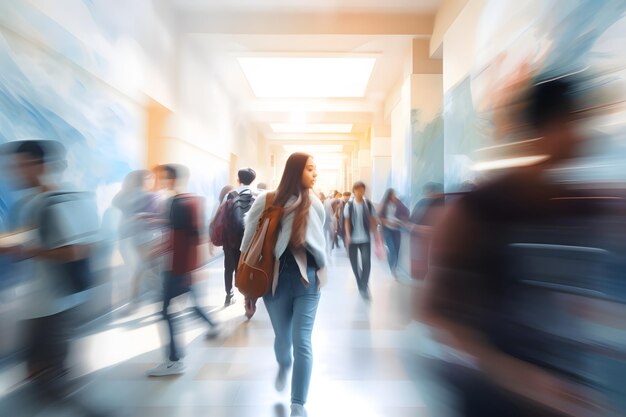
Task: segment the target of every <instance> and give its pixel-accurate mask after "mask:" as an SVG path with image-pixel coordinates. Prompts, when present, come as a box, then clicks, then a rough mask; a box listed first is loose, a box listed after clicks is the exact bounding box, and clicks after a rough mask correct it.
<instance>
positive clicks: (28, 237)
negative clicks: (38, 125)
mask: <svg viewBox="0 0 626 417" xmlns="http://www.w3.org/2000/svg"><path fill="white" fill-rule="evenodd" d="M8 146H10V149H8V151H9V152H10V153H11V154H12V155H13V157H14V161H15V172H14V174H15V177H16V180H17V182H18V185H19V187H20V188H22V189H24V190H27V193H26V195H25V196H24V197H23V198H22V199H21V200H19V201H18V203H16V208H15V209H16V218H17V222H18V225H17V226H18V228H19V229H20V230H22V231H26V232H23V234H22V235H23V236H24V238H23V239H22V241H21V242H20V243H19V245H17V246H14V247H8V248H7V247H4V248H3V251H8V252H9V253H11V254H12V255H13V256H14V257H15V259H16V260H19V261H22V262H30V263H31V264H30V266H32V272H31V273H32V275H31V276H30V277H29V280H28V290H27V294H26V298H25V300H24V302H25V303H26V305H27V308H26V310H27V311H26V315H27V316H26V318H27V320H25V322H24V329H25V331H26V337H27V343H28V346H27V349H26V358H25V360H26V367H27V372H28V376H27V381H28V382H30V383H31V385H30V386H31V387H32V388H34V393H35V394H36V395H37V400H36V401H35V402H27V401H26V402H25V403H24V408H22V409H20V410H19V412H18V410H13V411H14V414H13V415H27V414H28V411H27V409H30V408H32V407H35V408H36V407H45V406H47V405H50V404H51V403H57V402H62V401H64V402H67V401H69V396H70V395H72V394H74V393H75V392H76V390H77V389H78V388H79V387H80V386H82V385H83V384H84V382H85V381H84V380H83V381H80V382H79V381H77V380H75V379H73V377H75V375H72V373H71V368H70V365H69V361H68V356H69V352H70V341H71V339H72V338H74V337H75V336H76V329H77V326H78V325H79V324H81V323H80V320H81V312H82V310H81V307H83V306H85V305H86V303H87V302H88V301H89V300H90V299H91V297H92V290H91V284H92V277H91V274H92V272H91V269H90V262H89V258H90V255H91V252H92V250H93V248H94V246H95V244H96V243H97V242H98V238H99V236H98V231H99V220H98V215H97V209H96V205H95V201H94V200H93V198H92V196H91V194H89V193H82V192H77V191H75V190H73V189H72V188H71V187H68V186H66V185H60V182H58V181H56V179H55V178H57V177H58V176H60V174H61V173H62V172H63V170H64V168H65V167H66V160H65V148H64V147H63V145H61V143H59V142H56V141H44V140H27V141H20V142H14V143H9V144H8ZM72 403H73V406H74V407H76V406H79V409H80V410H81V411H82V413H83V414H87V415H96V412H95V411H94V410H90V409H89V407H86V406H85V405H84V404H82V403H81V402H79V401H72Z"/></svg>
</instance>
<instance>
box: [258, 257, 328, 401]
mask: <svg viewBox="0 0 626 417" xmlns="http://www.w3.org/2000/svg"><path fill="white" fill-rule="evenodd" d="M307 258H308V259H307V260H308V267H307V278H308V280H309V283H310V284H309V285H308V286H305V285H304V284H305V282H304V280H303V279H302V277H301V276H300V269H298V265H297V264H296V260H295V259H294V257H293V255H292V254H291V252H290V251H289V250H287V251H286V252H285V254H284V255H283V256H281V258H280V272H279V276H278V287H277V288H276V294H275V295H274V296H272V295H271V294H268V295H266V296H264V297H263V301H264V302H265V307H266V308H267V312H268V313H269V316H270V320H271V322H272V327H273V328H274V334H275V336H276V337H275V339H274V353H275V354H276V361H277V362H278V364H279V365H280V366H281V367H290V366H291V365H292V362H293V374H292V378H291V402H292V403H294V404H301V405H304V403H306V399H307V395H308V392H309V384H310V381H311V370H312V369H313V347H312V345H311V335H312V333H313V324H314V323H315V314H316V313H317V305H318V303H319V300H320V292H319V288H318V285H317V278H316V266H315V262H314V260H313V258H312V257H311V255H309V254H307ZM292 346H293V359H292V352H291V350H292V349H291V348H292Z"/></svg>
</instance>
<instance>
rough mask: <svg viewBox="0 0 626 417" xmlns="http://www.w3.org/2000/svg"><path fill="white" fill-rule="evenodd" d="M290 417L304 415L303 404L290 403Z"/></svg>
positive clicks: (302, 416)
mask: <svg viewBox="0 0 626 417" xmlns="http://www.w3.org/2000/svg"><path fill="white" fill-rule="evenodd" d="M291 417H306V410H305V409H304V406H303V405H300V404H291Z"/></svg>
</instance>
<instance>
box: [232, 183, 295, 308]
mask: <svg viewBox="0 0 626 417" xmlns="http://www.w3.org/2000/svg"><path fill="white" fill-rule="evenodd" d="M275 197H276V193H273V192H272V193H267V196H266V200H265V208H264V209H263V213H262V214H261V217H260V219H259V222H258V224H257V226H256V230H255V231H254V235H253V236H252V240H251V241H250V246H249V247H248V250H247V251H246V252H245V253H242V254H241V259H240V261H239V266H238V268H237V273H236V275H235V286H236V287H237V288H238V289H239V291H240V292H241V293H242V294H243V295H244V296H245V297H248V298H259V297H262V296H264V295H265V294H267V293H268V292H269V291H270V289H271V288H272V282H273V279H274V271H275V268H276V267H277V266H276V264H277V262H278V260H277V259H276V257H275V256H274V247H275V246H276V241H277V240H278V233H279V232H280V221H281V218H282V216H283V210H284V209H283V207H276V206H274V205H273V203H274V198H275Z"/></svg>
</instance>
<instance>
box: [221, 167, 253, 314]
mask: <svg viewBox="0 0 626 417" xmlns="http://www.w3.org/2000/svg"><path fill="white" fill-rule="evenodd" d="M237 177H238V179H237V180H238V182H239V188H237V189H236V190H234V191H232V192H230V193H228V194H227V195H226V199H225V201H224V203H222V204H227V205H228V208H227V214H226V216H227V218H226V222H225V226H226V227H225V228H224V289H225V290H226V299H225V300H224V306H225V307H228V306H229V305H231V304H233V303H234V302H235V298H234V291H233V276H234V273H235V271H236V270H237V265H239V257H240V256H241V251H240V250H239V247H240V246H241V240H242V239H243V232H244V228H245V222H244V217H245V214H246V213H247V212H248V211H249V210H250V207H252V203H254V198H255V196H254V193H253V191H252V189H251V188H250V184H252V182H254V180H255V178H256V172H254V170H253V169H252V168H245V169H240V170H239V172H238V173H237Z"/></svg>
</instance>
